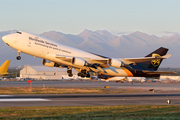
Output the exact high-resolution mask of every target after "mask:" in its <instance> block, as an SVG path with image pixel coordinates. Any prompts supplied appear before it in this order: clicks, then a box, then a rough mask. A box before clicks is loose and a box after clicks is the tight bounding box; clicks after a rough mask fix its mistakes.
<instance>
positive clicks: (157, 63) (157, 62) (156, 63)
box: [151, 54, 161, 67]
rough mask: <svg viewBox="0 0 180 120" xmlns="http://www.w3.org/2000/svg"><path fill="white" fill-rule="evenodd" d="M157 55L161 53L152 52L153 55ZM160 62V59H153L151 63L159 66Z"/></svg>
mask: <svg viewBox="0 0 180 120" xmlns="http://www.w3.org/2000/svg"><path fill="white" fill-rule="evenodd" d="M155 56H160V55H159V54H152V57H155ZM160 62H161V60H160V59H157V60H152V61H151V64H152V65H153V66H154V67H157V66H159V65H160Z"/></svg>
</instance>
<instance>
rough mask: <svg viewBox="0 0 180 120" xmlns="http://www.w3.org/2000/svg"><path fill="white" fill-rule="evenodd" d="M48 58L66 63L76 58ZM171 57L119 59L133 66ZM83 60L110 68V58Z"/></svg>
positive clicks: (57, 56)
mask: <svg viewBox="0 0 180 120" xmlns="http://www.w3.org/2000/svg"><path fill="white" fill-rule="evenodd" d="M47 56H48V57H55V58H59V59H61V60H63V61H66V62H71V61H72V58H73V57H74V56H63V55H59V54H48V55H47ZM170 56H171V54H167V55H164V56H154V57H143V58H122V59H119V58H117V59H119V60H121V61H122V62H123V63H124V64H127V65H128V64H131V63H134V64H135V63H139V62H146V61H151V60H157V59H167V58H169V57H170ZM81 59H84V60H86V61H87V62H88V63H90V64H100V65H102V67H103V68H106V67H109V66H108V60H109V58H99V59H92V58H86V57H83V58H81Z"/></svg>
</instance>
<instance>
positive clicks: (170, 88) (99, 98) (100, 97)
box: [0, 81, 180, 107]
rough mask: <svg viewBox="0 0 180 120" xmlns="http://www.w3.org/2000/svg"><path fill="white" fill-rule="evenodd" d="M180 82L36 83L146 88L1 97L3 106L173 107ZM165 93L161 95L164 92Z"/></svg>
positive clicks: (41, 84)
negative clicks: (137, 90) (112, 91)
mask: <svg viewBox="0 0 180 120" xmlns="http://www.w3.org/2000/svg"><path fill="white" fill-rule="evenodd" d="M179 85H180V83H168V84H167V83H134V84H133V85H132V84H130V83H116V82H100V81H32V87H44V86H45V87H58V88H103V89H104V86H109V89H116V90H118V89H132V91H133V90H134V89H142V90H146V91H148V90H149V89H155V91H156V92H155V93H152V92H150V91H148V92H141V93H117V94H112V93H111V94H110V93H108V94H25V95H0V107H24V106H94V105H102V106H104V105H167V103H166V102H167V100H168V99H170V100H171V104H172V105H176V104H180V93H179V92H178V91H179V90H180V87H179ZM0 87H2V88H3V87H29V85H27V81H0ZM161 90H162V92H159V91H161Z"/></svg>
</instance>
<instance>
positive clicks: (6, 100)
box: [0, 98, 51, 102]
mask: <svg viewBox="0 0 180 120" xmlns="http://www.w3.org/2000/svg"><path fill="white" fill-rule="evenodd" d="M29 101H31V102H33V101H51V100H48V99H41V98H30V99H29V98H27V99H0V102H29Z"/></svg>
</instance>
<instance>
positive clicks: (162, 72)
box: [143, 70, 176, 75]
mask: <svg viewBox="0 0 180 120" xmlns="http://www.w3.org/2000/svg"><path fill="white" fill-rule="evenodd" d="M143 73H146V74H150V75H154V74H176V72H166V71H146V70H145V71H143Z"/></svg>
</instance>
